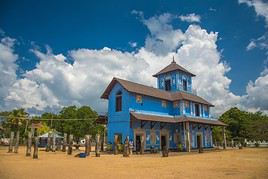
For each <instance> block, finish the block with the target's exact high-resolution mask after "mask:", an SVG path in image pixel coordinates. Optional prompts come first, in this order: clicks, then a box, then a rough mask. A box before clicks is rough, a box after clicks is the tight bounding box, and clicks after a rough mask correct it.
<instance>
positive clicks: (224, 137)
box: [222, 127, 226, 149]
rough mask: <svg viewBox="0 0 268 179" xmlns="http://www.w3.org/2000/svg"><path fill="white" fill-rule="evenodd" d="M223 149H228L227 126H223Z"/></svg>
mask: <svg viewBox="0 0 268 179" xmlns="http://www.w3.org/2000/svg"><path fill="white" fill-rule="evenodd" d="M222 138H223V149H226V135H225V127H222Z"/></svg>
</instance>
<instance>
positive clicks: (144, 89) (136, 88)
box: [101, 78, 213, 106]
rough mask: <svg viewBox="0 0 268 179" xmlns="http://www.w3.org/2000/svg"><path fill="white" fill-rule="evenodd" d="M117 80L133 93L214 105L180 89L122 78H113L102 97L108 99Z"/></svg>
mask: <svg viewBox="0 0 268 179" xmlns="http://www.w3.org/2000/svg"><path fill="white" fill-rule="evenodd" d="M117 82H118V83H119V84H121V85H122V86H123V88H124V89H125V90H127V91H129V92H132V93H137V94H142V95H146V96H151V97H155V98H159V99H164V100H168V101H177V100H181V99H185V100H189V101H194V102H198V103H201V104H207V105H209V106H213V105H212V104H211V103H209V102H208V101H206V100H205V99H203V98H201V97H199V96H197V95H194V94H190V93H186V92H180V91H179V92H168V91H164V90H160V89H157V88H153V87H150V86H145V85H142V84H138V83H134V82H131V81H127V80H122V79H119V78H113V80H112V81H111V83H110V84H109V85H108V87H107V88H106V89H105V91H104V92H103V94H102V95H101V98H103V99H108V96H109V94H110V92H111V90H112V88H113V86H114V85H115V84H116V83H117Z"/></svg>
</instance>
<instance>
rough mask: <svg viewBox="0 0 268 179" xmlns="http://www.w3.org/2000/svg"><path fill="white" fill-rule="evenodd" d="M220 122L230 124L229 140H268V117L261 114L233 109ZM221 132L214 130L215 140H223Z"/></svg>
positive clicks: (223, 115)
mask: <svg viewBox="0 0 268 179" xmlns="http://www.w3.org/2000/svg"><path fill="white" fill-rule="evenodd" d="M219 120H221V121H223V122H224V123H226V124H228V126H227V131H226V132H227V139H231V138H232V139H233V138H235V139H237V140H239V141H243V139H245V138H246V139H249V140H267V139H268V116H267V115H264V114H263V113H261V112H256V113H250V112H245V111H241V110H239V109H238V108H236V107H235V108H231V109H229V110H228V111H226V112H225V113H224V114H222V115H221V116H220V118H219ZM220 133H221V130H220V129H219V128H214V129H213V134H214V138H216V139H221V136H220V135H221V134H220Z"/></svg>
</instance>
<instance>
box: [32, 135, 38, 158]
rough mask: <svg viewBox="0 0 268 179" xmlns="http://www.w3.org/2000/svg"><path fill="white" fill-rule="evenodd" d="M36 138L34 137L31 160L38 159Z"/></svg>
mask: <svg viewBox="0 0 268 179" xmlns="http://www.w3.org/2000/svg"><path fill="white" fill-rule="evenodd" d="M38 140H39V138H38V136H35V137H34V152H33V159H38V142H39V141H38Z"/></svg>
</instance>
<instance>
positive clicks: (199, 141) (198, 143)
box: [196, 134, 202, 149]
mask: <svg viewBox="0 0 268 179" xmlns="http://www.w3.org/2000/svg"><path fill="white" fill-rule="evenodd" d="M196 141H197V148H198V149H201V148H202V139H201V135H200V134H199V135H197V140H196Z"/></svg>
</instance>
